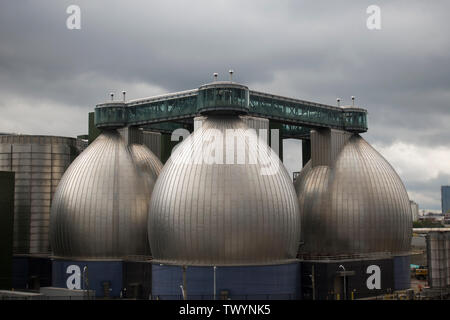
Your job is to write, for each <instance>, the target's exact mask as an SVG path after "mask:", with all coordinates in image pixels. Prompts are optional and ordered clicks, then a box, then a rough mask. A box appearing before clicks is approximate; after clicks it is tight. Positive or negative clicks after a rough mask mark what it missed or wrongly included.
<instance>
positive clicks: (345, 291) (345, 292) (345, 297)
mask: <svg viewBox="0 0 450 320" xmlns="http://www.w3.org/2000/svg"><path fill="white" fill-rule="evenodd" d="M339 268H341V269H342V270H344V300H347V288H346V283H345V277H346V275H345V267H344V266H343V265H342V264H341V265H339Z"/></svg>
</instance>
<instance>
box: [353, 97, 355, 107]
mask: <svg viewBox="0 0 450 320" xmlns="http://www.w3.org/2000/svg"><path fill="white" fill-rule="evenodd" d="M354 106H355V96H352V107H354Z"/></svg>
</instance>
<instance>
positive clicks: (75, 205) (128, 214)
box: [50, 130, 162, 258]
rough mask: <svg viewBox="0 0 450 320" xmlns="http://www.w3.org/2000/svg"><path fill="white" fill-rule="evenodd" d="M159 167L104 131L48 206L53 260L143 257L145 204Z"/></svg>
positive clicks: (145, 154)
mask: <svg viewBox="0 0 450 320" xmlns="http://www.w3.org/2000/svg"><path fill="white" fill-rule="evenodd" d="M161 168H162V164H161V162H160V161H159V159H158V158H156V156H155V155H153V154H152V153H151V152H150V150H148V149H147V148H146V147H145V146H142V145H136V144H131V145H128V144H127V143H125V141H124V139H123V137H122V136H121V135H120V134H119V133H118V132H117V131H116V130H111V131H104V132H103V133H102V134H100V136H99V137H98V138H97V139H96V140H95V141H94V142H92V143H91V145H89V147H88V148H87V149H86V150H85V151H84V152H83V153H82V154H80V155H79V156H78V157H77V159H75V161H74V162H73V163H72V164H71V165H70V167H69V168H68V169H67V171H66V173H65V174H64V176H63V178H62V179H61V182H60V184H59V186H58V189H57V191H56V193H55V197H54V200H53V203H52V210H51V224H50V241H51V246H52V249H53V254H54V255H55V256H59V257H72V258H123V257H126V256H136V255H149V254H150V251H149V246H148V241H147V227H146V226H147V214H148V202H149V200H150V195H151V192H152V189H153V186H154V184H155V181H156V178H157V176H158V174H159V172H160V170H161Z"/></svg>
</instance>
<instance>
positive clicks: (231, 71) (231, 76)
mask: <svg viewBox="0 0 450 320" xmlns="http://www.w3.org/2000/svg"><path fill="white" fill-rule="evenodd" d="M228 72H229V73H230V82H232V81H233V73H234V71H233V69H230V70H229V71H228Z"/></svg>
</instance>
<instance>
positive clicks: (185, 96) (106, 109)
mask: <svg viewBox="0 0 450 320" xmlns="http://www.w3.org/2000/svg"><path fill="white" fill-rule="evenodd" d="M211 112H222V113H223V112H234V113H239V114H247V115H250V116H255V117H263V118H267V119H269V120H270V121H271V122H277V123H280V124H282V134H281V135H282V137H283V138H297V139H304V138H307V137H308V136H309V130H310V129H311V128H333V129H340V130H345V131H350V132H358V133H361V132H365V131H367V111H366V110H365V109H362V108H356V107H335V106H330V105H325V104H320V103H315V102H309V101H304V100H299V99H291V98H286V97H282V96H276V95H271V94H267V93H263V92H257V91H253V90H249V89H248V88H247V87H246V86H243V85H240V84H237V83H235V82H229V81H222V82H213V83H210V84H206V85H203V86H201V87H199V88H198V89H193V90H188V91H182V92H177V93H172V94H166V95H161V96H154V97H150V98H144V99H137V100H130V101H126V102H125V101H124V102H118V101H111V102H107V103H102V104H99V105H97V106H96V108H95V125H96V126H97V127H98V128H100V129H102V128H119V127H125V126H145V127H147V128H148V127H150V128H153V129H154V130H156V131H161V132H171V131H172V130H173V129H175V128H177V127H180V123H183V122H189V121H192V119H193V118H194V117H196V116H198V115H201V114H208V113H211Z"/></svg>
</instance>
